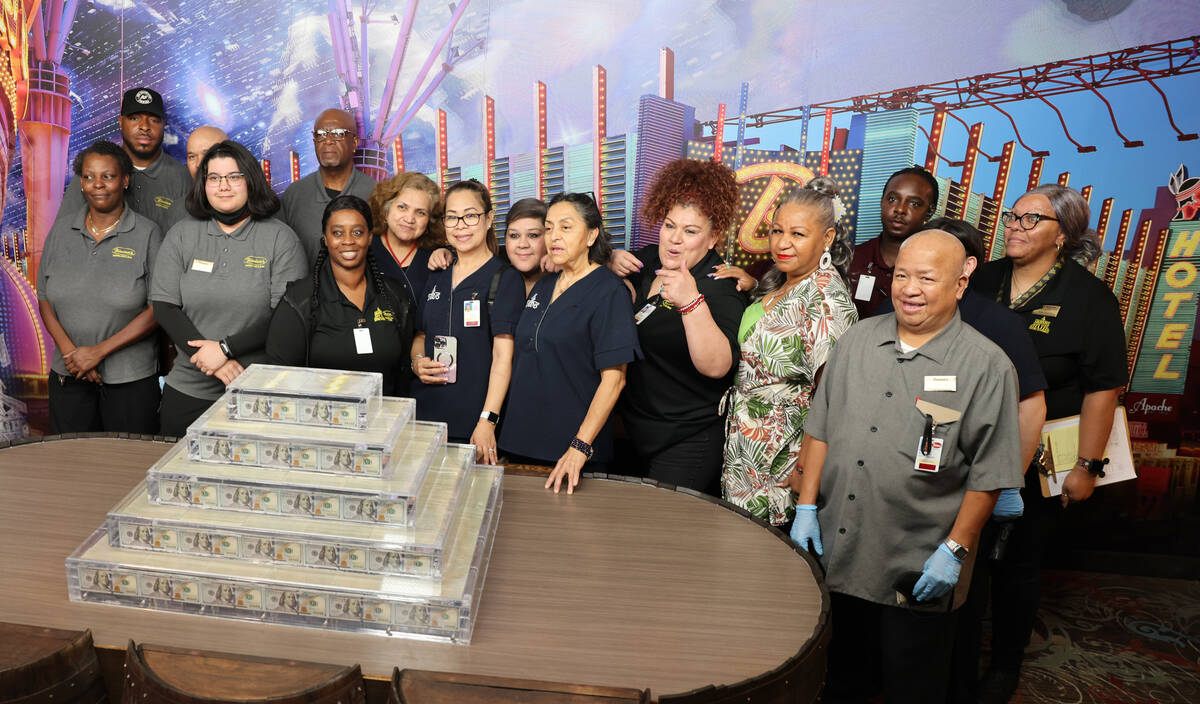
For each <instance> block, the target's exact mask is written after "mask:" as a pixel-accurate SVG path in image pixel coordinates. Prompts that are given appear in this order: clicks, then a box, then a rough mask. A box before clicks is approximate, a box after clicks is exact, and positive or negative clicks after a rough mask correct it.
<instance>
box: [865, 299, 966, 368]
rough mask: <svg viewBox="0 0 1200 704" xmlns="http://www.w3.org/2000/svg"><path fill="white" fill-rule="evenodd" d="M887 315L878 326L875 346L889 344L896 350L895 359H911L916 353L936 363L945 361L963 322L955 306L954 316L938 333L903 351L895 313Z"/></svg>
mask: <svg viewBox="0 0 1200 704" xmlns="http://www.w3.org/2000/svg"><path fill="white" fill-rule="evenodd" d="M880 317H881V318H882V317H884V316H880ZM887 317H888V318H889V320H888V322H887V323H886V324H882V325H880V326H879V337H878V338H877V339H876V342H875V346H876V347H882V346H884V345H886V344H891V346H892V348H893V349H895V351H896V358H897V359H912V358H913V357H915V356H917V355H921V356H923V357H927V358H929V359H931V360H933V361H934V362H937V363H938V364H942V363H944V362H945V360H946V355H947V353H949V351H950V345H952V344H953V343H954V340H955V339H957V338H958V332H959V330H960V329H961V328H962V324H963V323H962V317H961V316H960V315H959V313H958V307H957V306H955V308H954V317H953V318H951V319H950V322H948V323H946V326H945V327H943V328H942V329H941V330H939V331H938V334H936V335H934V336H933V338H931V339H930V340H929V341H927V342H926V343H925V344H923V345H921V346H920V347H918V348H917V349H915V350H913V351H912V352H904V351H902V350H901V349H900V335H899V332H898V330H897V329H896V326H897V322H896V314H895V313H892V314H890V315H889V316H887Z"/></svg>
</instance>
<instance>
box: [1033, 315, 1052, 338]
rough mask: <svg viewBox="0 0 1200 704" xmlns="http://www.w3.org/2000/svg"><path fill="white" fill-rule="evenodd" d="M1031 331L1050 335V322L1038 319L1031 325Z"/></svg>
mask: <svg viewBox="0 0 1200 704" xmlns="http://www.w3.org/2000/svg"><path fill="white" fill-rule="evenodd" d="M1029 329H1030V330H1032V331H1034V332H1041V333H1046V334H1047V335H1048V334H1050V321H1049V320H1046V319H1045V318H1038V319H1037V320H1035V321H1033V322H1032V323H1030V324H1029Z"/></svg>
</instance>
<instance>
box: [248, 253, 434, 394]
mask: <svg viewBox="0 0 1200 704" xmlns="http://www.w3.org/2000/svg"><path fill="white" fill-rule="evenodd" d="M318 278H319V281H320V288H319V291H318V293H317V306H316V308H315V309H313V310H312V322H311V330H312V336H311V337H310V338H309V339H308V340H305V339H304V336H305V335H306V334H308V330H309V325H308V324H306V322H305V321H304V320H302V319H301V318H300V315H299V313H297V312H296V310H295V308H293V307H292V306H291V305H289V303H288V300H287V298H288V297H290V296H292V290H291V289H289V291H288V293H287V294H286V296H285V300H283V301H280V303H279V305H278V306H277V307H276V308H275V313H274V314H273V315H272V317H271V327H270V331H269V332H268V333H267V347H266V351H267V359H268V361H270V362H271V363H272V364H287V365H290V366H308V367H316V368H319V369H347V370H350V371H359V372H379V373H380V374H382V375H383V393H384V395H386V396H397V395H402V394H406V393H407V392H408V383H409V380H410V379H411V378H412V372H411V371H410V368H409V358H408V355H409V351H410V350H411V348H412V335H413V333H412V322H411V321H412V317H411V316H409V315H405V314H404V313H403V312H402V311H397V310H395V308H396V307H397V306H405V307H407V306H408V302H407V301H392V300H381V298H380V296H379V294H378V293H377V292H376V290H375V279H374V277H373V276H372V275H371V272H370V271H367V292H366V296H365V297H364V298H363V307H362V310H359V309H358V306H356V305H354V304H353V303H351V302H350V299H348V298H346V294H344V293H342V290H341V289H340V288H338V285H337V282H336V281H335V280H334V278H333V270H332V266H331V264H330V263H329V260H328V259H327V260H326V261H325V263H324V265H323V266H322V267H321V271H320V274H319V275H318ZM302 285H303V286H304V288H305V290H309V288H308V287H309V286H310V285H311V284H309V282H308V281H306V280H303V279H302V280H300V281H297V282H296V283H295V284H293V287H297V286H302ZM396 288H400V286H399V285H397V286H396ZM359 327H363V328H366V329H367V330H369V331H370V335H371V351H370V352H365V353H360V352H359V350H358V347H357V345H356V344H355V340H354V330H355V329H356V328H359ZM306 349H307V350H308V359H307V360H306V359H305V358H304V352H305V350H306Z"/></svg>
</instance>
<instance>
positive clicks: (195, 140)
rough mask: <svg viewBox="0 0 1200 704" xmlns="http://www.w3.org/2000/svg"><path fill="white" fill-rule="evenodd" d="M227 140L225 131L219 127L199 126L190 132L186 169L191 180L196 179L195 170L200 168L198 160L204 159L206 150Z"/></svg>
mask: <svg viewBox="0 0 1200 704" xmlns="http://www.w3.org/2000/svg"><path fill="white" fill-rule="evenodd" d="M227 139H229V137H228V136H227V135H226V134H225V130H222V129H221V128H220V127H213V126H212V125H201V126H200V127H197V128H196V129H194V130H192V133H191V134H189V135H188V138H187V167H188V171H189V172H190V173H191V174H192V178H196V169H198V168H200V160H201V159H203V158H204V154H205V153H206V152H207V151H208V148H209V147H211V146H212V145H214V144H216V143H217V142H224V141H225V140H227Z"/></svg>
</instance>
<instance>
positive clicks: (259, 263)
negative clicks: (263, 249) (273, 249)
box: [242, 256, 267, 269]
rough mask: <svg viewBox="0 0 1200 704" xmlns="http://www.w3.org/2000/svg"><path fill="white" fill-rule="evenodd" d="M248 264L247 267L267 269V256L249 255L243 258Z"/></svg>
mask: <svg viewBox="0 0 1200 704" xmlns="http://www.w3.org/2000/svg"><path fill="white" fill-rule="evenodd" d="M242 261H243V262H244V263H245V264H246V268H247V269H266V268H267V258H266V257H255V256H249V257H246V258H245V259H243V260H242Z"/></svg>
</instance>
